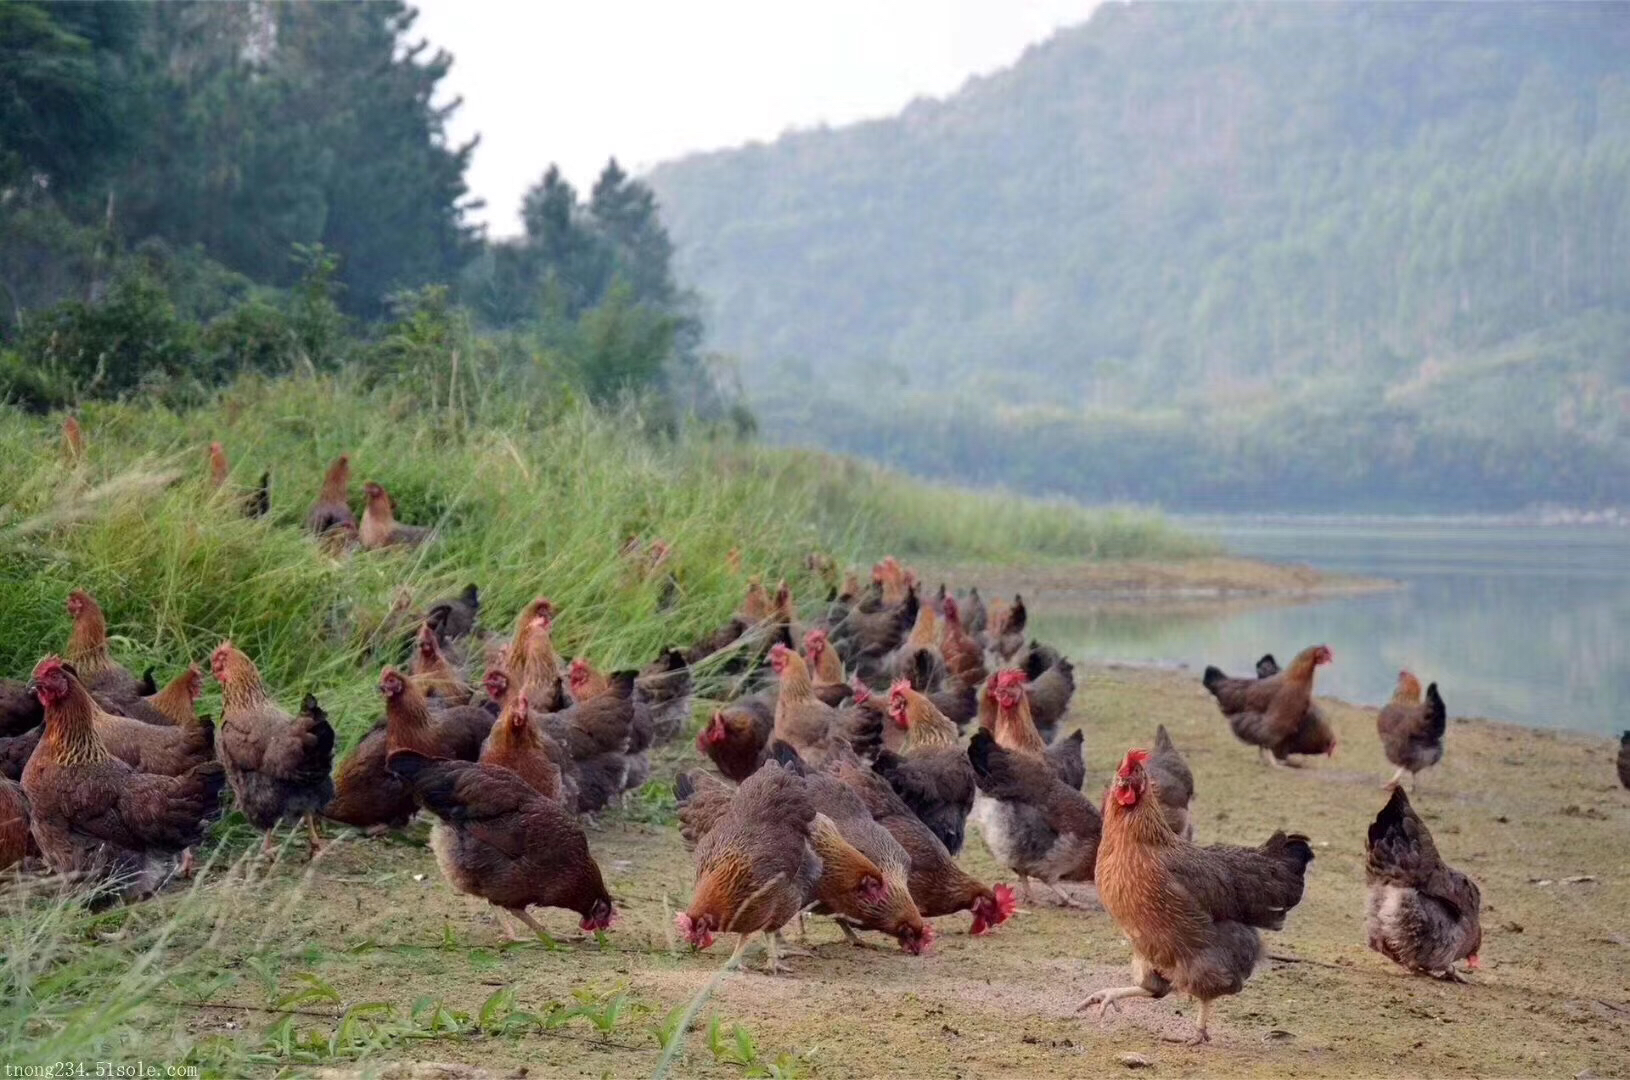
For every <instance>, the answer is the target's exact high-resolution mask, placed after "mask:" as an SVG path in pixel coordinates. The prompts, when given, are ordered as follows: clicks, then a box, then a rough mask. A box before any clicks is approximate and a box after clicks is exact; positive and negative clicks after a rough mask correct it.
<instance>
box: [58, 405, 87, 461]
mask: <svg viewBox="0 0 1630 1080" xmlns="http://www.w3.org/2000/svg"><path fill="white" fill-rule="evenodd" d="M62 448H63V450H64V451H65V452H66V453H67V455H68V460H69V461H71V462H73V463H75V464H78V463H79V462H81V461H84V460H85V429H84V428H82V427H80V426H79V419H78V418H77V417H75V416H74V415H73V414H72V413H69V414H68V415H67V416H64V417H63V418H62Z"/></svg>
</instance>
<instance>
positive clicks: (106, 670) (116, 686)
mask: <svg viewBox="0 0 1630 1080" xmlns="http://www.w3.org/2000/svg"><path fill="white" fill-rule="evenodd" d="M68 614H69V615H70V616H71V617H72V618H73V620H74V628H73V631H72V632H71V633H70V634H69V635H68V650H67V652H66V653H65V654H64V658H65V659H66V660H67V661H68V663H70V664H72V665H73V668H74V671H75V672H76V673H77V674H78V676H79V680H80V682H82V683H84V684H85V689H87V690H89V691H91V692H92V693H95V694H109V695H113V696H115V697H131V698H135V697H140V696H141V695H142V694H143V693H144V692H145V693H151V691H143V689H142V686H141V681H140V680H139V679H137V678H136V676H134V675H132V674H131V673H130V672H129V671H128V670H126V669H125V668H123V667H120V666H119V664H118V663H116V662H115V661H114V659H113V655H112V653H110V652H109V651H108V622H107V618H106V617H105V616H104V615H103V614H102V609H101V608H100V607H99V606H97V603H96V601H95V600H93V599H91V594H90V593H88V592H86V591H84V590H83V589H75V590H74V591H73V592H71V593H69V594H68Z"/></svg>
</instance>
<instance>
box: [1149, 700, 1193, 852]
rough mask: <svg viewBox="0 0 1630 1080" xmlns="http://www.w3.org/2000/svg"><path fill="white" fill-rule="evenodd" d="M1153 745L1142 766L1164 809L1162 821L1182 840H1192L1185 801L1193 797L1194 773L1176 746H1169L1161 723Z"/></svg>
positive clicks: (1190, 818) (1157, 728) (1189, 817)
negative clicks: (1152, 749) (1164, 815)
mask: <svg viewBox="0 0 1630 1080" xmlns="http://www.w3.org/2000/svg"><path fill="white" fill-rule="evenodd" d="M1154 747H1155V748H1154V751H1153V752H1152V753H1150V755H1149V760H1148V761H1145V762H1144V763H1143V768H1144V770H1145V771H1146V772H1147V773H1148V774H1149V782H1150V784H1152V785H1153V787H1154V792H1155V798H1157V799H1159V800H1160V806H1161V809H1162V810H1164V811H1165V812H1166V823H1167V824H1168V825H1170V826H1171V827H1172V832H1174V833H1176V834H1177V835H1178V836H1181V837H1182V838H1183V839H1185V840H1193V839H1194V819H1193V817H1191V816H1190V814H1189V803H1190V802H1192V801H1193V800H1194V774H1193V773H1192V772H1190V771H1189V763H1188V762H1187V761H1184V760H1183V755H1182V754H1180V753H1178V751H1177V747H1176V746H1174V745H1172V737H1171V736H1170V735H1169V734H1167V732H1166V725H1165V724H1161V725H1160V726H1158V727H1156V728H1155V742H1154Z"/></svg>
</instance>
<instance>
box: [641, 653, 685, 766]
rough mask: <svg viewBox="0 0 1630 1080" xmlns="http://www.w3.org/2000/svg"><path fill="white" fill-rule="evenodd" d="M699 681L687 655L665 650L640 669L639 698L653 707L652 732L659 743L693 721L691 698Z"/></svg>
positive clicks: (665, 740) (667, 740)
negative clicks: (694, 677) (686, 659)
mask: <svg viewBox="0 0 1630 1080" xmlns="http://www.w3.org/2000/svg"><path fill="white" fill-rule="evenodd" d="M695 690H696V683H695V680H694V679H693V678H692V676H691V670H690V665H689V664H688V663H686V662H685V654H684V653H682V652H680V651H679V650H678V649H663V650H662V652H661V654H660V655H658V656H657V658H656V659H655V660H653V661H651V662H650V663H649V664H646V665H645V666H644V667H643V668H641V669H640V673H639V676H638V677H637V678H636V679H635V680H634V693H635V696H636V700H638V701H641V702H643V703H644V704H645V705H646V707H647V708H649V709H650V710H651V732H652V735H653V736H654V737H655V739H656V741H657V742H659V743H665V742H671V741H672V740H673V738H674V737H675V736H676V735H678V734H679V733H680V732H681V731H683V730H685V726H686V725H687V724H689V723H690V716H691V698H692V695H693V694H694V693H695Z"/></svg>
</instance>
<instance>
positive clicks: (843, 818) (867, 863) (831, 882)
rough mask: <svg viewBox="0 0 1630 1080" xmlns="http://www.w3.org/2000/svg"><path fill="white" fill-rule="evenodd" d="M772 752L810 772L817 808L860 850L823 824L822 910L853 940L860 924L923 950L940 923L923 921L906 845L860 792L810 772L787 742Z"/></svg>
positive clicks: (913, 950) (819, 848)
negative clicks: (833, 838)
mask: <svg viewBox="0 0 1630 1080" xmlns="http://www.w3.org/2000/svg"><path fill="white" fill-rule="evenodd" d="M772 753H773V754H774V756H775V758H776V760H777V761H778V762H780V763H781V764H782V766H783V767H785V768H788V769H790V770H792V771H793V772H795V773H798V774H799V775H802V776H803V777H804V790H805V793H806V794H807V795H808V796H809V801H810V804H811V805H812V806H814V807H815V811H816V813H817V814H820V815H823V816H824V817H825V818H827V819H828V820H830V821H831V822H832V824H833V825H834V826H835V827H836V829H837V833H838V836H839V837H840V838H841V839H842V840H843V841H844V844H845V845H847V846H848V847H850V848H853V850H854V854H851V853H850V852H849V851H847V850H845V849H844V847H843V846H839V845H829V844H828V837H827V836H826V835H825V834H824V833H823V832H822V831H821V830H816V831H815V833H814V834H813V836H812V839H813V841H814V845H815V853H816V854H817V855H819V856H820V857H821V877H820V880H819V881H818V882H817V883H816V885H815V897H816V899H817V900H819V902H820V903H819V905H818V906H817V907H816V908H815V909H814V910H815V912H816V914H819V915H833V916H834V917H835V918H836V921H837V924H838V927H839V928H840V929H841V930H842V931H843V936H844V937H845V938H847V939H848V940H849V942H850V944H853V945H859V944H861V941H860V939H859V938H858V937H857V936H856V935H855V930H856V929H860V930H875V931H877V932H879V933H883V934H888V935H889V936H891V937H893V938H895V939H896V940H897V941H899V942H900V947H901V948H902V949H904V950H905V951H906V952H908V953H910V954H911V955H913V956H918V955H921V954H922V953H923V952H924V951H925V950H927V949H928V947H929V946H930V945H931V944H932V943H933V940H934V928H933V927H932V926H930V925H929V924H928V923H926V922H924V921H923V917H922V914H921V913H920V912H919V911H918V910H917V905H916V903H915V902H914V901H913V900H912V899H911V888H910V885H909V883H908V880H907V879H908V870H909V867H910V857H909V856H907V854H906V850H905V848H904V847H902V846H901V845H900V842H899V841H898V840H896V839H895V838H894V837H893V836H892V835H891V834H890V833H889V831H888V830H887V829H885V828H884V827H883V826H881V825H879V824H878V823H877V822H876V821H875V820H874V819H873V818H872V815H871V811H870V810H868V809H866V804H865V803H864V802H862V801H861V799H860V796H858V795H856V794H855V793H854V792H853V791H852V790H850V789H849V788H848V787H845V786H844V785H843V784H842V783H840V782H839V781H838V780H837V779H836V778H835V777H832V776H828V775H825V774H821V773H813V774H812V773H809V772H808V771H807V768H806V766H805V765H804V763H803V762H802V761H801V760H799V758H798V754H797V752H796V751H794V750H793V749H792V748H791V747H790V746H788V745H787V744H786V743H784V742H777V743H775V744H773V746H772ZM856 855H858V856H859V857H858V858H857V857H856ZM867 879H869V880H867Z"/></svg>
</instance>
